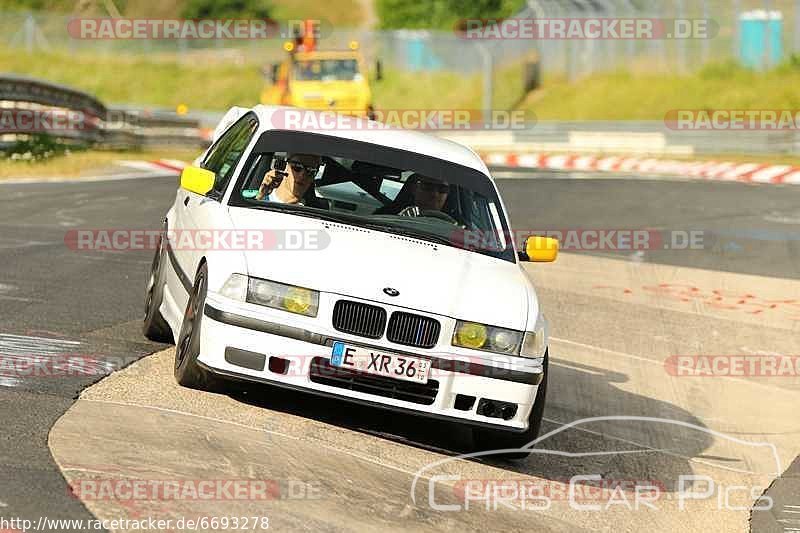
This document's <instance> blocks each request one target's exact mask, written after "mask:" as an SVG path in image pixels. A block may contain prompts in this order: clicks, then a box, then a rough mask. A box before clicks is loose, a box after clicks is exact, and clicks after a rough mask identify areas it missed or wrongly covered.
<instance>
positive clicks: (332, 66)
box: [294, 59, 361, 81]
mask: <svg viewBox="0 0 800 533" xmlns="http://www.w3.org/2000/svg"><path fill="white" fill-rule="evenodd" d="M360 78H361V75H360V74H359V72H358V61H356V60H355V59H314V60H304V61H297V62H296V63H295V64H294V79H295V80H296V81H354V80H358V79H360Z"/></svg>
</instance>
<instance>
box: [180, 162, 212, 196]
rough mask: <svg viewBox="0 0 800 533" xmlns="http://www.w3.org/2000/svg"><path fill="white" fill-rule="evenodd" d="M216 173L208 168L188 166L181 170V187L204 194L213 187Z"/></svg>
mask: <svg viewBox="0 0 800 533" xmlns="http://www.w3.org/2000/svg"><path fill="white" fill-rule="evenodd" d="M216 179H217V177H216V175H215V174H214V173H213V172H211V171H210V170H206V169H204V168H200V167H192V166H188V167H186V168H184V169H183V172H181V189H186V190H187V191H190V192H195V193H197V194H202V195H206V194H208V191H210V190H211V189H213V188H214V182H215V181H216Z"/></svg>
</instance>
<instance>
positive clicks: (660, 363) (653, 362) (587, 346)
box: [550, 337, 797, 398]
mask: <svg viewBox="0 0 800 533" xmlns="http://www.w3.org/2000/svg"><path fill="white" fill-rule="evenodd" d="M550 340H552V341H555V342H557V343H561V344H568V345H571V346H575V347H578V348H584V349H587V350H595V351H598V352H603V353H606V354H609V355H615V356H617V357H626V358H628V359H634V360H636V361H642V362H643V363H649V364H651V365H658V366H660V367H663V366H664V363H663V361H657V360H655V359H648V358H647V357H642V356H640V355H633V354H629V353H625V352H618V351H616V350H608V349H606V348H600V347H597V346H592V345H591V344H584V343H582V342H577V341H571V340H567V339H559V338H557V337H550ZM554 360H557V359H554ZM566 361H567V362H569V361H568V360H566ZM718 377H720V378H724V379H727V380H731V381H736V382H737V383H744V384H747V385H752V386H753V387H760V388H762V389H767V390H769V391H770V392H779V391H780V392H783V393H785V394H789V395H791V396H792V397H793V398H796V397H797V392H795V391H792V390H789V389H784V388H781V387H771V386H769V385H766V384H764V383H761V382H760V381H749V380H746V379H742V378H740V377H736V376H718Z"/></svg>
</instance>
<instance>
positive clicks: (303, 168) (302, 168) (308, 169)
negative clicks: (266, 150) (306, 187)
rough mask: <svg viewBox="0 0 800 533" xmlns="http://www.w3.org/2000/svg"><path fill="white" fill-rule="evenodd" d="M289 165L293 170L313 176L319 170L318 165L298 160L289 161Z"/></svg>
mask: <svg viewBox="0 0 800 533" xmlns="http://www.w3.org/2000/svg"><path fill="white" fill-rule="evenodd" d="M289 166H290V167H292V170H294V171H295V172H305V173H306V175H307V176H315V175H316V174H317V172H319V167H318V166H316V167H314V166H309V165H304V164H303V163H300V162H299V161H289Z"/></svg>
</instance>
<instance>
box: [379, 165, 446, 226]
mask: <svg viewBox="0 0 800 533" xmlns="http://www.w3.org/2000/svg"><path fill="white" fill-rule="evenodd" d="M409 180H410V181H411V182H412V183H411V184H410V193H411V195H410V198H407V199H405V201H402V200H400V198H397V199H395V201H394V202H392V203H390V204H388V205H386V206H384V207H381V208H380V209H378V210H377V211H375V214H376V215H410V216H416V214H418V212H422V211H426V212H441V211H442V210H443V209H444V205H445V203H446V202H447V195H448V194H449V192H450V185H449V184H448V183H446V182H444V181H441V180H437V179H434V178H430V177H428V176H423V175H422V174H412V175H411V176H409Z"/></svg>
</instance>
